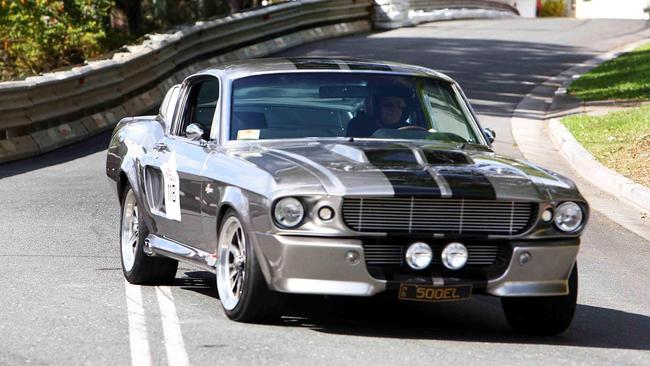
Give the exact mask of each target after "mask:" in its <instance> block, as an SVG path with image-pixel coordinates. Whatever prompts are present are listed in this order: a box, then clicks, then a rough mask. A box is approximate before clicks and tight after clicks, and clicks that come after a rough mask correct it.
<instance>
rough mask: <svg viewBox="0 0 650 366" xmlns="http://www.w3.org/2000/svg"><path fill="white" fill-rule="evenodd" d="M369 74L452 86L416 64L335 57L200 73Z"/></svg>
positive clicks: (266, 61)
mask: <svg viewBox="0 0 650 366" xmlns="http://www.w3.org/2000/svg"><path fill="white" fill-rule="evenodd" d="M301 71H303V72H368V73H381V74H397V75H414V76H427V77H434V78H438V79H442V80H445V81H448V82H451V83H453V82H454V80H453V79H452V78H450V77H449V76H447V75H445V74H442V73H440V72H437V71H434V70H431V69H428V68H425V67H422V66H415V65H407V64H401V63H397V62H389V61H377V60H366V59H357V58H334V57H289V58H258V59H250V60H241V61H233V62H227V63H223V64H219V65H215V66H214V67H210V68H207V69H204V70H203V71H201V72H200V74H212V75H217V76H221V77H224V78H228V79H239V78H242V77H247V76H251V75H255V74H273V73H282V72H301Z"/></svg>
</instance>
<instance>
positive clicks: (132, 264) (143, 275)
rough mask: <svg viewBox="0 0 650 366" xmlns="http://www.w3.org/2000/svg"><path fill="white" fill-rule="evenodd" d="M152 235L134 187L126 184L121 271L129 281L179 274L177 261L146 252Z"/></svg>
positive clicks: (148, 281) (162, 279)
mask: <svg viewBox="0 0 650 366" xmlns="http://www.w3.org/2000/svg"><path fill="white" fill-rule="evenodd" d="M147 235H149V230H148V229H147V226H146V225H145V223H144V222H143V221H142V209H141V208H140V207H139V205H138V201H137V200H136V198H135V194H134V193H133V189H132V188H131V187H130V186H127V187H126V189H125V191H124V196H123V199H122V216H121V219H120V254H121V256H120V257H121V259H122V271H123V272H124V277H126V279H127V281H129V282H130V283H133V284H137V285H144V284H147V285H158V284H161V283H169V282H172V281H173V280H174V277H176V269H177V268H178V261H176V260H174V259H170V258H162V257H150V256H148V255H147V254H146V253H145V252H144V249H143V248H144V240H145V239H146V238H147Z"/></svg>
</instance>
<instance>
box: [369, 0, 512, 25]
mask: <svg viewBox="0 0 650 366" xmlns="http://www.w3.org/2000/svg"><path fill="white" fill-rule="evenodd" d="M374 2H375V5H374V9H373V15H372V20H373V24H374V26H375V27H377V28H383V29H392V28H399V27H405V26H412V25H416V24H418V23H420V22H422V21H431V20H432V19H437V18H436V16H433V17H427V16H422V13H432V12H436V11H443V10H451V11H453V10H456V11H457V17H455V18H454V17H453V16H452V18H454V19H461V18H464V17H480V16H481V14H479V13H477V12H475V11H474V12H473V11H472V10H475V9H480V10H484V11H485V10H488V11H494V12H503V13H506V14H515V15H519V10H517V8H516V1H515V0H374ZM460 10H464V11H460ZM443 19H449V15H446V14H445V15H441V17H440V18H439V19H438V20H443Z"/></svg>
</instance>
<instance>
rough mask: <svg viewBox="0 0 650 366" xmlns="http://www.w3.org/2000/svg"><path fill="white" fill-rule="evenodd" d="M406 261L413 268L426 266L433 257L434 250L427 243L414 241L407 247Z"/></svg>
mask: <svg viewBox="0 0 650 366" xmlns="http://www.w3.org/2000/svg"><path fill="white" fill-rule="evenodd" d="M405 257H406V263H407V264H408V265H409V267H411V268H413V269H423V268H426V267H427V266H428V265H429V264H430V263H431V259H433V251H432V250H431V247H430V246H429V245H427V244H426V243H413V244H411V245H410V246H409V247H408V249H406V255H405Z"/></svg>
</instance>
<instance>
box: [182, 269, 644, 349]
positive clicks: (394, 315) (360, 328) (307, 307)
mask: <svg viewBox="0 0 650 366" xmlns="http://www.w3.org/2000/svg"><path fill="white" fill-rule="evenodd" d="M185 275H186V276H187V277H184V278H177V279H176V281H175V283H174V284H175V285H176V286H178V287H179V288H181V289H185V290H189V291H194V292H197V293H200V294H203V295H206V296H210V297H212V298H214V299H217V300H218V298H219V296H218V293H217V290H216V283H215V276H214V274H212V273H210V272H205V271H187V272H185ZM272 326H284V327H302V328H307V329H311V330H313V331H316V332H322V333H328V334H340V335H351V336H360V337H373V338H401V339H430V340H451V341H458V342H490V343H520V344H546V345H556V346H573V347H594V348H616V349H630V350H644V351H647V350H650V341H648V340H650V317H649V316H646V315H641V314H634V313H628V312H625V311H621V310H616V309H608V308H603V307H597V306H591V305H582V304H579V305H578V306H577V309H576V315H575V318H574V320H573V323H572V325H571V327H570V328H569V329H568V330H567V331H566V332H564V333H562V334H560V335H558V336H551V337H547V336H544V337H540V336H525V335H520V334H516V333H514V332H513V331H512V330H511V329H510V328H509V326H508V324H507V322H506V319H505V316H504V315H503V312H502V310H501V303H500V300H499V299H498V298H495V297H491V296H475V297H474V298H473V299H472V300H470V301H462V302H452V303H438V304H420V303H404V302H401V303H400V302H396V301H392V298H386V297H384V298H376V297H375V298H369V299H367V298H342V297H339V298H326V297H324V296H306V295H305V296H291V297H290V298H289V301H288V304H287V308H286V309H285V312H284V315H283V316H282V318H281V320H280V321H278V322H276V323H273V324H272Z"/></svg>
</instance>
